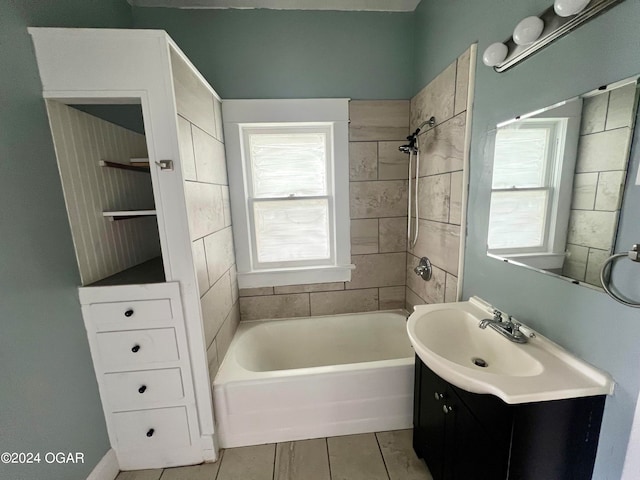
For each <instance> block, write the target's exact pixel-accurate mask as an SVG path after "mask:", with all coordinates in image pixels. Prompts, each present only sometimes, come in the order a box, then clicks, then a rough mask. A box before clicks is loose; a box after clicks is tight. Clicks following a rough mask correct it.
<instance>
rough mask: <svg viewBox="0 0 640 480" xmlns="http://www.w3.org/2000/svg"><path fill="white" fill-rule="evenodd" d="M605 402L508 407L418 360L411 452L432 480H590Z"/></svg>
mask: <svg viewBox="0 0 640 480" xmlns="http://www.w3.org/2000/svg"><path fill="white" fill-rule="evenodd" d="M604 401H605V396H604V395H600V396H594V397H581V398H572V399H566V400H553V401H548V402H536V403H526V404H517V405H509V404H507V403H505V402H503V401H502V400H500V399H499V398H497V397H494V396H493V395H479V394H475V393H469V392H467V391H464V390H462V389H460V388H458V387H455V386H453V385H451V384H450V383H448V382H446V381H445V380H443V379H442V378H440V377H439V376H438V375H436V374H435V373H434V372H432V371H431V370H430V369H429V368H428V367H427V366H426V365H425V364H424V363H422V361H421V360H420V359H419V358H418V357H416V370H415V393H414V413H413V427H414V428H413V448H414V449H415V451H416V453H417V454H418V456H419V457H420V458H423V459H424V460H425V462H426V463H427V466H428V467H429V470H430V471H431V474H432V476H433V479H434V480H504V479H508V480H588V479H590V478H591V475H592V473H593V465H594V461H595V455H596V448H597V446H598V437H599V434H600V424H601V421H602V413H603V410H604Z"/></svg>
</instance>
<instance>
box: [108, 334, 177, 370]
mask: <svg viewBox="0 0 640 480" xmlns="http://www.w3.org/2000/svg"><path fill="white" fill-rule="evenodd" d="M96 338H97V343H98V352H99V355H100V359H101V360H102V368H103V370H104V371H110V370H112V369H126V370H134V369H136V368H137V367H140V366H146V365H153V364H155V363H162V362H171V361H175V360H178V359H179V355H178V345H177V342H176V333H175V330H174V329H173V328H157V329H148V330H128V331H124V332H106V333H98V334H97V335H96Z"/></svg>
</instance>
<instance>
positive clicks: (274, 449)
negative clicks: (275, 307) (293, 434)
mask: <svg viewBox="0 0 640 480" xmlns="http://www.w3.org/2000/svg"><path fill="white" fill-rule="evenodd" d="M309 308H311V307H309ZM277 458H278V443H274V444H273V469H272V471H271V480H275V478H276V459H277Z"/></svg>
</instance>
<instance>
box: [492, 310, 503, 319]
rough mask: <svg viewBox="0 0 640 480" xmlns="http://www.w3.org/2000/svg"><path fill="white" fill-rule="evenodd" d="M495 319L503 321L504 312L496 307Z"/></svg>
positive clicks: (494, 311)
mask: <svg viewBox="0 0 640 480" xmlns="http://www.w3.org/2000/svg"><path fill="white" fill-rule="evenodd" d="M493 319H494V320H495V321H496V322H501V321H502V312H501V311H500V310H498V309H497V308H495V309H494V310H493Z"/></svg>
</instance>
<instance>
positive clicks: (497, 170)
mask: <svg viewBox="0 0 640 480" xmlns="http://www.w3.org/2000/svg"><path fill="white" fill-rule="evenodd" d="M637 104H638V77H634V78H633V79H628V80H625V81H621V82H617V83H616V84H612V85H610V86H608V87H601V88H599V89H597V90H595V91H593V92H589V93H587V94H585V95H582V96H580V97H578V98H573V99H570V100H567V101H564V102H560V103H558V104H556V105H553V106H552V107H548V108H544V109H541V110H538V111H535V112H532V113H529V114H527V115H522V116H520V117H517V118H516V119H515V120H511V121H508V122H504V123H502V124H500V125H498V128H497V131H496V137H495V148H494V157H493V179H492V186H491V207H490V214H489V230H488V238H487V252H488V254H489V255H491V256H494V257H498V258H500V259H502V260H505V261H509V262H512V263H516V264H521V265H524V266H529V267H532V268H535V269H538V270H542V271H545V272H550V273H554V274H558V275H562V276H565V277H568V278H570V279H572V280H573V281H575V282H580V283H586V284H589V285H593V286H600V280H599V272H600V267H601V266H602V264H603V263H604V261H605V260H606V259H607V257H608V256H609V255H611V253H612V250H613V248H614V246H615V238H616V230H617V225H618V217H619V213H620V206H621V204H622V192H623V191H624V184H625V180H626V176H627V164H628V159H629V154H630V149H631V139H632V138H633V128H634V124H635V117H636V110H637Z"/></svg>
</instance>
